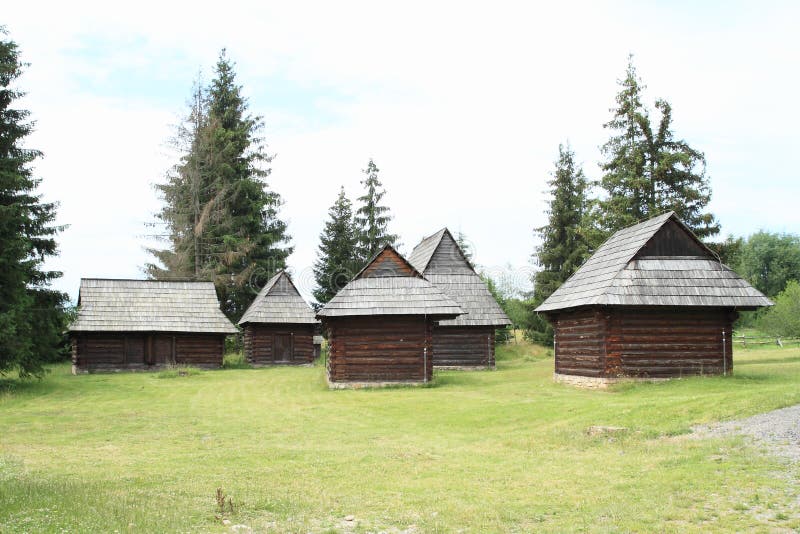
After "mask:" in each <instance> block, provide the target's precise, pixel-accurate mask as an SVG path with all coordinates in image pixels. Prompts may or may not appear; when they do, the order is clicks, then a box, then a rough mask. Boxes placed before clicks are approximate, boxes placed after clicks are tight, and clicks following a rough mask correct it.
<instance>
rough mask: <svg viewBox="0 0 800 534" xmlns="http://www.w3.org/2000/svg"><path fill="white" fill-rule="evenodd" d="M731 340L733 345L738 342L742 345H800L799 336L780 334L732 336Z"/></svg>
mask: <svg viewBox="0 0 800 534" xmlns="http://www.w3.org/2000/svg"><path fill="white" fill-rule="evenodd" d="M732 341H733V343H734V345H735V344H737V343H738V344H740V345H741V346H742V347H747V346H748V345H777V346H779V347H783V346H785V345H800V338H798V337H782V336H778V337H767V336H733V337H732Z"/></svg>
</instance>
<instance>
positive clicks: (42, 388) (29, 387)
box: [0, 375, 52, 395]
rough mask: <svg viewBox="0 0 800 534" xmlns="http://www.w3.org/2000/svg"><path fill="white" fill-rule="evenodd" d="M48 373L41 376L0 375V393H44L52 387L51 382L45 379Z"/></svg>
mask: <svg viewBox="0 0 800 534" xmlns="http://www.w3.org/2000/svg"><path fill="white" fill-rule="evenodd" d="M46 376H47V375H45V376H43V377H41V378H9V377H5V378H2V377H0V395H17V394H20V393H44V392H46V391H50V390H51V389H52V387H51V384H49V383H47V382H46V381H45V378H46Z"/></svg>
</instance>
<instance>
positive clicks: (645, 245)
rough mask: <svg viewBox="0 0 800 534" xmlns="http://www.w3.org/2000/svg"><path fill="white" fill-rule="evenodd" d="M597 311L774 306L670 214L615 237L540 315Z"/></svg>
mask: <svg viewBox="0 0 800 534" xmlns="http://www.w3.org/2000/svg"><path fill="white" fill-rule="evenodd" d="M594 305H598V306H603V305H612V306H718V307H735V308H744V309H748V308H750V309H751V308H759V307H762V306H771V305H772V302H771V301H770V300H769V299H768V298H767V297H765V296H764V295H763V294H762V293H761V292H760V291H758V290H757V289H755V288H753V287H752V286H751V285H750V284H748V283H747V281H745V280H743V279H742V278H741V277H739V275H737V274H736V273H735V272H733V271H732V270H731V269H730V268H729V267H727V266H726V265H723V264H722V263H721V262H720V261H719V260H718V259H717V258H716V257H715V255H714V253H713V252H712V251H711V250H709V249H708V247H706V246H705V245H704V244H703V243H702V242H701V241H700V240H699V239H697V237H696V236H695V235H694V234H693V233H692V232H691V231H690V230H689V229H688V228H687V227H686V226H685V225H684V224H683V223H682V222H681V221H680V220H679V219H678V217H677V216H676V215H675V213H674V212H668V213H665V214H663V215H659V216H657V217H653V218H652V219H649V220H647V221H644V222H642V223H639V224H636V225H633V226H629V227H628V228H623V229H622V230H620V231H618V232H617V233H615V234H614V235H612V236H611V237H610V238H609V239H608V240H607V241H606V242H605V243H603V245H602V246H601V247H600V248H599V249H597V252H595V253H594V255H592V257H591V258H589V259H588V260H587V261H586V263H584V264H583V266H581V268H580V269H578V270H577V271H576V272H575V274H573V275H572V276H571V277H570V278H569V279H568V280H567V281H566V282H564V284H562V285H561V287H559V288H558V289H557V290H556V291H555V292H553V294H552V295H550V297H549V298H548V299H547V300H545V301H544V302H543V303H542V304H541V305H540V306H539V307H538V308H536V311H540V312H548V311H556V310H562V309H567V308H575V307H578V306H594Z"/></svg>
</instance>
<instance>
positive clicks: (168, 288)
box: [69, 278, 238, 334]
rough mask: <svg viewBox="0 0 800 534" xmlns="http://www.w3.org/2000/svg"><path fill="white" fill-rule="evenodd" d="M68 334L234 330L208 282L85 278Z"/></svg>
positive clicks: (214, 331)
mask: <svg viewBox="0 0 800 534" xmlns="http://www.w3.org/2000/svg"><path fill="white" fill-rule="evenodd" d="M69 330H70V331H71V332H194V333H214V334H235V333H237V332H238V330H237V329H236V327H235V326H234V325H233V323H231V322H230V321H229V320H228V318H227V317H225V315H224V314H223V313H222V311H221V310H220V308H219V301H218V300H217V292H216V290H215V289H214V284H213V283H212V282H174V281H162V280H107V279H95V278H84V279H82V280H81V287H80V292H79V294H78V317H77V319H76V320H75V322H74V323H72V325H71V326H70V328H69Z"/></svg>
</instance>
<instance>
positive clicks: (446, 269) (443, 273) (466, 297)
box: [408, 228, 511, 326]
mask: <svg viewBox="0 0 800 534" xmlns="http://www.w3.org/2000/svg"><path fill="white" fill-rule="evenodd" d="M408 261H409V262H410V263H411V264H412V265H413V266H414V267H415V268H416V269H417V270H418V271H419V272H421V273H422V274H423V276H424V277H425V278H426V279H428V280H429V281H430V282H431V283H432V284H433V285H435V286H437V287H439V288H441V289H442V290H444V292H445V293H446V294H447V295H448V296H449V297H450V298H452V299H453V300H455V301H456V302H457V303H458V305H459V306H461V308H462V309H463V310H464V315H460V316H459V317H457V318H455V319H451V320H444V321H439V324H440V325H444V326H505V325H510V324H511V321H510V320H509V318H508V316H507V315H506V314H505V312H504V311H503V309H502V308H501V307H500V305H499V304H497V301H496V300H495V299H494V297H493V296H492V294H491V292H490V291H489V288H487V287H486V284H485V283H484V282H483V280H481V277H480V276H478V273H476V272H475V269H474V268H473V267H472V265H471V264H470V262H469V260H468V259H467V258H466V256H465V255H464V252H463V251H462V250H461V248H460V247H459V246H458V242H457V241H456V239H455V238H454V237H453V235H452V234H451V233H450V231H449V230H448V229H447V228H442V229H441V230H439V231H438V232H436V233H435V234H433V235H432V236H430V237H426V238H425V239H423V240H422V241H421V242H420V243H419V244H418V245H417V246H416V247H415V248H414V251H413V252H412V253H411V255H410V256H409V260H408Z"/></svg>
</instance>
